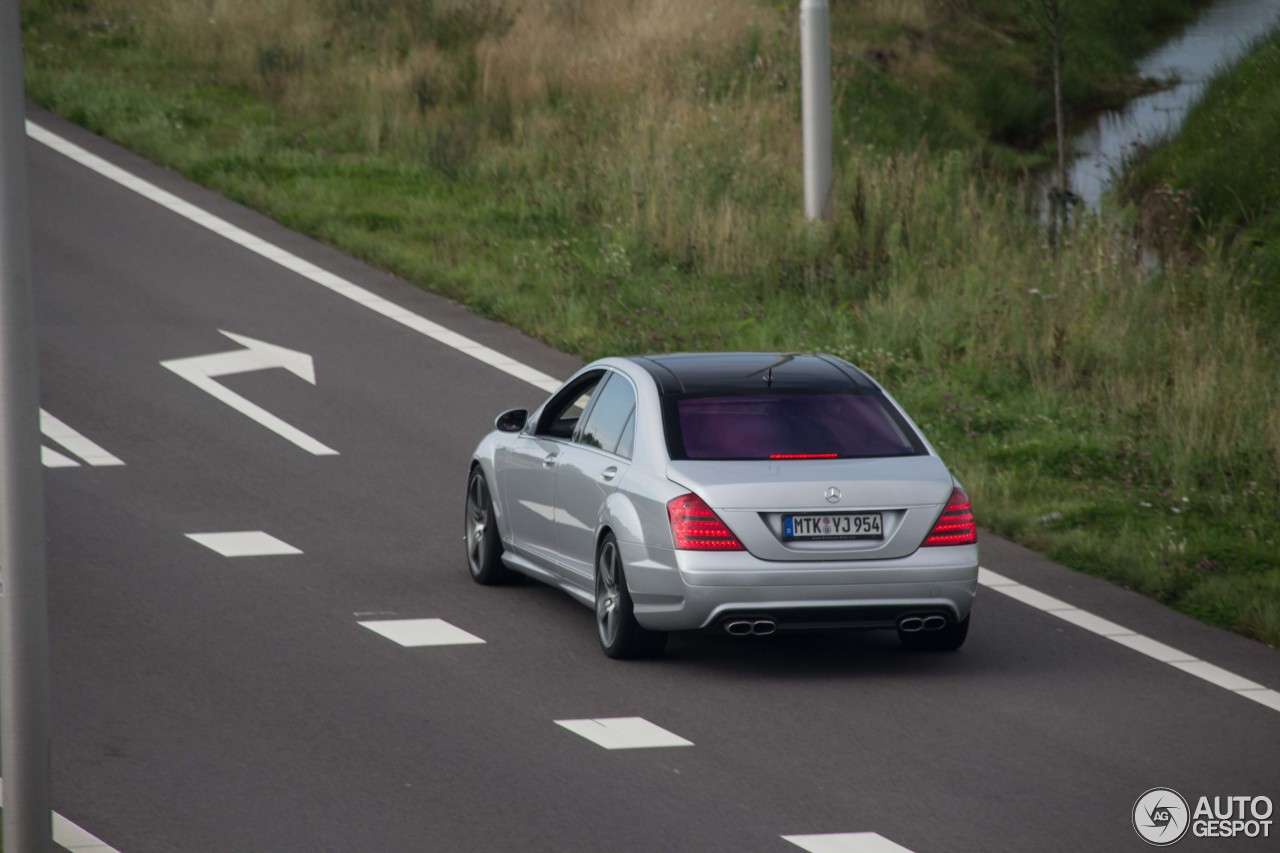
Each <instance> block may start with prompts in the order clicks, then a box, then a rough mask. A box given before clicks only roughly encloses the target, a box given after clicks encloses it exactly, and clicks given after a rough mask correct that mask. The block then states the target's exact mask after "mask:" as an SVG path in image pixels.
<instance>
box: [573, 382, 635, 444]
mask: <svg viewBox="0 0 1280 853" xmlns="http://www.w3.org/2000/svg"><path fill="white" fill-rule="evenodd" d="M635 408H636V394H635V392H634V391H632V390H631V383H630V382H628V381H627V380H626V379H625V378H624V377H622V376H618V375H616V374H610V377H609V382H608V384H607V385H605V386H604V389H603V390H601V392H600V396H599V398H598V399H597V400H596V402H595V405H594V406H592V407H591V414H590V415H589V416H588V417H587V422H586V424H584V425H583V427H582V432H581V434H580V435H579V436H578V441H579V442H580V443H582V444H585V445H587V446H589V447H598V448H600V449H601V450H607V451H609V452H610V453H613V452H614V449H615V448H616V447H617V446H618V440H619V439H620V438H621V437H622V433H623V431H624V429H625V428H626V425H627V422H628V421H630V420H631V413H632V412H634V411H635Z"/></svg>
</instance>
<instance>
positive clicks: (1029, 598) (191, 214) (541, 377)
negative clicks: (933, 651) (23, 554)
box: [27, 121, 1280, 711]
mask: <svg viewBox="0 0 1280 853" xmlns="http://www.w3.org/2000/svg"><path fill="white" fill-rule="evenodd" d="M27 134H28V135H29V136H30V137H31V138H32V139H34V140H36V141H37V142H40V143H41V144H43V145H46V146H48V147H49V148H51V149H53V150H54V151H57V152H58V153H60V154H63V155H65V156H66V157H69V158H70V159H72V160H74V161H75V162H77V163H79V164H81V165H83V166H85V167H86V168H88V169H91V170H93V171H94V172H97V173H98V174H100V175H102V176H103V177H105V178H108V179H110V180H112V181H115V182H116V183H118V184H120V185H121V186H124V187H126V188H128V189H131V190H133V191H134V192H136V193H138V194H139V195H141V196H143V197H145V198H148V199H150V200H152V201H154V202H155V203H156V204H159V205H161V206H162V207H165V208H167V209H168V210H171V211H173V212H174V213H176V214H178V215H179V216H182V217H184V218H185V219H188V220H190V221H191V222H194V223H196V224H197V225H200V226H202V227H204V228H207V229H209V230H210V231H212V232H214V233H215V234H219V235H221V236H223V237H226V238H227V239H228V240H230V241H232V242H233V243H235V244H236V245H239V246H242V247H244V248H245V249H248V250H249V251H251V252H254V253H256V254H258V255H261V256H262V257H264V258H266V259H267V260H270V261H273V262H275V263H277V264H279V265H280V266H282V267H284V268H285V269H288V270H291V271H293V272H295V273H297V274H298V275H300V276H303V277H304V278H306V279H309V280H310V281H313V282H315V283H316V284H318V285H320V286H321V287H324V288H326V289H328V290H330V291H332V292H334V293H337V294H339V295H340V296H345V297H346V298H348V299H350V300H351V301H353V302H355V303H357V304H359V305H363V306H364V307H366V308H368V309H369V310H370V311H374V312H376V313H378V314H381V315H383V316H384V317H387V318H389V319H392V320H395V321H396V322H398V323H400V324H401V325H402V326H405V327H406V328H409V329H412V330H413V331H415V332H418V333H420V334H422V335H425V336H427V337H428V338H431V339H432V340H434V341H436V342H437V343H441V344H444V345H445V346H447V347H452V348H453V349H456V350H458V351H459V352H462V353H465V354H467V355H469V356H471V357H472V358H475V359H476V360H478V361H480V362H482V363H484V364H487V365H489V366H490V367H493V368H496V369H497V370H501V371H502V372H503V373H506V374H508V375H510V376H514V377H515V378H517V379H523V380H524V381H525V382H528V383H530V384H531V385H534V386H535V387H537V388H540V389H542V390H543V391H546V392H547V393H551V392H553V391H555V390H556V389H558V388H559V387H560V382H559V381H558V380H556V379H555V378H554V377H551V376H549V375H547V374H546V373H543V372H541V371H539V370H535V369H534V368H532V367H529V366H528V365H526V364H523V363H521V362H519V361H516V360H515V359H513V358H510V357H509V356H506V355H503V354H502V353H500V352H498V351H497V350H494V349H491V348H490V347H487V346H484V345H483V344H480V343H477V342H476V341H473V340H472V339H470V338H468V337H465V336H464V335H460V334H458V333H457V332H453V331H451V330H449V329H447V328H445V327H444V326H441V325H440V324H439V323H435V322H433V321H431V320H428V319H426V318H425V317H421V316H419V315H417V314H414V313H413V312H412V311H409V310H407V309H405V308H401V307H400V306H399V305H396V304H395V303H394V302H391V301H390V300H387V299H383V298H382V297H381V296H378V295H376V294H374V293H371V292H370V291H368V290H365V289H364V288H363V287H360V286H359V285H356V284H354V283H352V282H350V281H347V280H346V279H344V278H342V277H340V276H337V275H334V274H333V273H331V272H329V271H327V270H324V269H321V268H320V267H318V266H316V265H315V264H313V263H311V262H310V261H307V260H304V259H302V258H300V257H298V256H297V255H295V254H293V253H292V252H288V251H286V250H284V249H282V248H280V247H279V246H276V245H274V244H272V243H269V242H267V241H266V240H263V239H261V238H260V237H256V236H254V235H253V234H250V233H249V232H248V231H245V230H244V229H243V228H239V227H237V226H235V225H232V224H231V223H230V222H227V221H226V220H225V219H222V218H220V217H218V216H214V215H213V214H212V213H209V212H207V211H205V210H203V209H201V208H199V207H197V206H196V205H194V204H191V203H190V202H187V201H183V200H182V199H181V198H178V197H177V196H176V195H174V194H173V193H171V192H168V191H166V190H162V189H160V188H159V187H157V186H156V185H155V184H153V183H151V182H150V181H146V180H144V179H142V178H140V177H138V176H137V175H134V174H133V173H132V172H129V171H127V170H125V169H121V168H120V167H119V166H116V165H114V164H112V163H109V162H107V161H106V160H104V159H103V158H101V157H99V156H97V155H96V154H91V153H89V152H88V151H86V150H85V149H84V148H81V147H80V146H78V145H76V144H75V143H73V142H71V141H69V140H67V139H64V138H62V137H61V136H58V135H57V134H55V133H53V132H52V131H49V130H46V129H45V128H43V127H41V126H40V125H38V124H36V123H35V122H32V121H28V122H27ZM978 581H979V583H982V584H983V585H984V586H987V587H989V588H990V589H994V590H996V591H997V592H1000V593H1002V594H1004V595H1007V596H1009V597H1010V598H1014V599H1017V600H1019V601H1021V602H1023V603H1024V604H1028V605H1030V606H1032V607H1034V608H1036V609H1038V610H1042V611H1044V612H1045V613H1050V614H1052V615H1054V616H1057V617H1058V618H1059V619H1063V620H1065V621H1068V622H1071V623H1072V624H1074V625H1078V626H1079V627H1081V628H1084V629H1085V630H1087V631H1092V632H1094V633H1096V634H1098V635H1100V636H1103V637H1107V638H1109V639H1112V640H1114V641H1115V642H1117V643H1120V644H1121V645H1125V646H1128V647H1129V648H1132V649H1134V650H1135V651H1139V652H1142V653H1143V654H1146V655H1148V656H1150V657H1152V658H1155V659H1156V660H1159V661H1162V662H1163V663H1167V664H1170V665H1171V666H1174V667H1177V668H1178V669H1181V670H1182V671H1184V672H1186V673H1188V674H1190V675H1194V676H1196V677H1197V678H1201V679H1203V680H1205V681H1207V682H1209V683H1210V684H1215V685H1217V686H1218V687H1222V688H1223V689H1225V690H1230V691H1231V692H1233V693H1236V694H1238V695H1240V696H1243V697H1245V698H1247V699H1252V700H1253V701H1255V702H1257V703H1259V704H1261V705H1263V706H1265V707H1267V708H1271V709H1272V710H1275V711H1280V692H1277V691H1275V690H1271V689H1268V688H1266V687H1264V686H1263V685H1261V684H1257V683H1256V682H1253V681H1250V680H1249V679H1247V678H1242V677H1240V676H1238V675H1235V674H1234V673H1231V672H1228V671H1227V670H1224V669H1221V668H1219V667H1216V666H1214V665H1212V664H1209V663H1207V662H1205V661H1202V660H1200V659H1198V658H1196V657H1195V656H1193V655H1189V654H1186V653H1185V652H1181V651H1179V650H1178V649H1174V648H1172V647H1170V646H1166V645H1164V644H1163V643H1158V642H1156V641H1155V640H1152V639H1151V638H1149V637H1144V636H1143V635H1141V634H1138V633H1136V632H1134V631H1131V630H1129V629H1127V628H1124V627H1122V626H1119V625H1116V624H1115V623H1114V622H1108V621H1107V620H1105V619H1102V618H1100V617H1097V616H1094V615H1093V614H1091V613H1089V612H1087V611H1084V610H1080V609H1079V608H1077V607H1074V606H1072V605H1071V604H1068V603H1067V602H1065V601H1060V600H1058V599H1056V598H1054V597H1052V596H1050V595H1046V594H1044V593H1042V592H1040V591H1038V590H1035V589H1032V588H1031V587H1028V586H1025V585H1023V584H1020V583H1017V582H1015V581H1012V580H1010V579H1009V578H1005V577H1002V576H1001V575H998V574H996V573H995V572H991V571H988V570H986V569H981V570H980V571H979V577H978Z"/></svg>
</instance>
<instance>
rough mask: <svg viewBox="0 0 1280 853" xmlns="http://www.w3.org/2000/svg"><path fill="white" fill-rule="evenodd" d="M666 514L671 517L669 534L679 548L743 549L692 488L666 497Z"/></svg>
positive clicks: (688, 549)
mask: <svg viewBox="0 0 1280 853" xmlns="http://www.w3.org/2000/svg"><path fill="white" fill-rule="evenodd" d="M667 518H669V519H670V520H671V538H672V539H674V540H675V543H676V548H677V549H679V550H681V551H743V550H745V549H744V548H743V547H742V543H741V542H739V541H738V537H737V536H734V535H733V531H732V530H730V529H729V528H728V527H727V526H726V525H725V523H724V522H723V521H721V520H720V516H718V515H716V514H715V512H714V511H713V510H712V509H711V507H709V506H707V504H706V501H704V500H703V499H702V498H700V497H698V496H697V495H695V494H693V493H692V492H691V493H689V494H687V495H681V496H680V497H678V498H672V499H671V500H669V501H667Z"/></svg>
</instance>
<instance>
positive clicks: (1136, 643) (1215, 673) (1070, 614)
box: [978, 568, 1280, 711]
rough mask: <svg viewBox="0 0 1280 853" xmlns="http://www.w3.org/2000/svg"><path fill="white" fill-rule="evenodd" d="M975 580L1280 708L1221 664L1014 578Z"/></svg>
mask: <svg viewBox="0 0 1280 853" xmlns="http://www.w3.org/2000/svg"><path fill="white" fill-rule="evenodd" d="M978 583H980V584H982V585H983V586H985V587H987V588H989V589H993V590H995V591H996V592H999V593H1002V594H1004V595H1007V596H1009V597H1010V598H1012V599H1015V600H1017V601H1021V602H1022V603H1023V604H1029V605H1030V606H1032V607H1034V608H1036V609H1037V610H1042V611H1044V612H1045V613H1048V614H1050V615H1052V616H1057V617H1058V618H1059V619H1062V620H1063V621H1065V622H1070V623H1071V624H1072V625H1075V626H1077V627H1080V628H1083V629H1085V630H1086V631H1090V632H1092V633H1094V634H1097V635H1098V636H1100V637H1106V638H1107V639H1108V640H1111V641H1113V642H1116V643H1119V644H1120V645H1122V646H1127V647H1128V648H1131V649H1133V650H1134V651H1135V652H1141V653H1142V654H1144V655H1146V656H1147V657H1149V658H1153V659H1155V660H1158V661H1160V662H1161V663H1167V664H1169V665H1170V666H1172V667H1174V668H1176V669H1180V670H1182V671H1183V672H1185V673H1188V674H1190V675H1194V676H1195V677H1196V678H1199V679H1203V680H1204V681H1207V682H1209V683H1210V684H1212V685H1214V686H1216V687H1221V688H1222V689H1223V690H1230V691H1231V692H1232V693H1235V694H1237V695H1239V696H1243V697H1245V698H1246V699H1252V700H1253V701H1255V702H1257V703H1259V704H1261V705H1263V706H1265V707H1267V708H1271V709H1272V710H1274V711H1280V692H1277V691H1275V690H1271V689H1269V688H1267V687H1264V686H1263V685H1261V684H1258V683H1257V682H1256V681H1250V680H1249V679H1247V678H1244V677H1242V676H1239V675H1236V674H1235V673H1234V672H1229V671H1227V670H1225V669H1223V668H1222V667H1219V666H1215V665H1213V664H1211V663H1209V662H1208V661H1203V660H1200V659H1199V658H1198V657H1196V656H1195V655H1190V654H1187V653H1186V652H1184V651H1182V650H1181V649H1175V648H1174V647H1173V646H1167V645H1165V644H1164V643H1161V642H1157V641H1156V640H1153V639H1151V638H1150V637H1147V636H1145V635H1143V634H1139V633H1138V632H1136V631H1131V630H1130V629H1128V628H1126V627H1124V626H1123V625H1118V624H1116V623H1115V622H1111V621H1109V620H1107V619H1103V618H1102V617H1101V616H1095V615H1093V614H1092V613H1089V612H1088V611H1086V610H1081V609H1080V608H1078V607H1073V606H1072V605H1070V604H1067V603H1066V602H1065V601H1060V600H1059V599H1056V598H1054V597H1053V596H1050V595H1045V594H1044V593H1042V592H1038V591H1036V590H1034V589H1031V588H1030V587H1028V586H1023V585H1022V584H1020V583H1018V582H1017V581H1014V580H1010V579H1009V578H1007V577H1005V576H1004V575H1000V574H996V573H995V572H993V571H991V570H990V569H987V568H979V569H978Z"/></svg>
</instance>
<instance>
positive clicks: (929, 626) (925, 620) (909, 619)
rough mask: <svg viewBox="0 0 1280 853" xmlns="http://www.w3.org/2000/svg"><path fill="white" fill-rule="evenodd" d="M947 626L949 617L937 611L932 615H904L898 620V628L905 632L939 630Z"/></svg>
mask: <svg viewBox="0 0 1280 853" xmlns="http://www.w3.org/2000/svg"><path fill="white" fill-rule="evenodd" d="M945 627H947V617H945V616H939V615H937V614H936V613H935V614H932V615H930V616H903V617H902V618H901V619H899V620H898V630H899V631H901V632H903V633H904V634H914V633H915V632H916V631H937V630H939V629H941V628H945Z"/></svg>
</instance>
